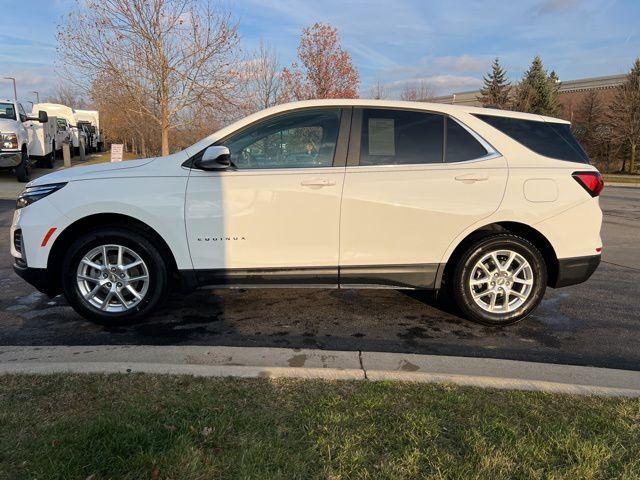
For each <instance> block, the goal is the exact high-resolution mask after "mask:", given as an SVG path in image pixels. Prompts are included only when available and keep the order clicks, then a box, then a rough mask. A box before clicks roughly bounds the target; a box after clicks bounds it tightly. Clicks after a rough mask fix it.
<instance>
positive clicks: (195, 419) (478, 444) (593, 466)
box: [0, 375, 640, 480]
mask: <svg viewBox="0 0 640 480" xmlns="http://www.w3.org/2000/svg"><path fill="white" fill-rule="evenodd" d="M0 478H2V479H22V478H34V479H36V478H37V479H51V478H56V479H65V480H70V479H87V478H91V479H93V480H98V479H106V478H113V479H135V480H139V479H179V480H188V479H251V478H265V479H305V480H306V479H326V480H329V479H330V480H338V479H340V480H344V479H352V478H354V479H355V478H357V479H386V478H406V479H422V478H427V479H491V480H498V479H520V478H527V479H528V478H536V479H538V478H545V479H560V478H566V479H607V480H608V479H615V478H620V479H637V478H640V400H637V399H635V400H632V399H615V398H598V397H577V396H568V395H552V394H544V393H527V392H509V391H496V390H490V389H484V390H483V389H474V388H460V387H454V386H448V385H421V384H411V383H375V382H326V381H294V380H269V379H203V378H192V377H176V376H153V375H147V376H145V375H129V376H124V375H110V376H106V375H56V376H4V377H0Z"/></svg>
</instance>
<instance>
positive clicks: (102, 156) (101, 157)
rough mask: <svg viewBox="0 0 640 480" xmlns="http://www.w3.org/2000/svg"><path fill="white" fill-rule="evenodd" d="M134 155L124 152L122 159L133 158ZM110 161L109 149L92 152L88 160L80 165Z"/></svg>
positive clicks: (134, 157)
mask: <svg viewBox="0 0 640 480" xmlns="http://www.w3.org/2000/svg"><path fill="white" fill-rule="evenodd" d="M136 158H138V157H136V156H135V155H134V154H133V153H129V152H124V153H123V154H122V160H134V159H136ZM110 161H111V151H109V150H107V151H106V152H97V153H92V154H91V158H90V160H88V161H86V162H85V163H83V164H82V165H94V164H96V163H108V162H110Z"/></svg>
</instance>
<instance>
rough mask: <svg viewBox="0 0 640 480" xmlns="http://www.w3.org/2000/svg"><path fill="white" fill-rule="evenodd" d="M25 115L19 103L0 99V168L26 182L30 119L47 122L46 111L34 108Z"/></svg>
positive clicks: (28, 169)
mask: <svg viewBox="0 0 640 480" xmlns="http://www.w3.org/2000/svg"><path fill="white" fill-rule="evenodd" d="M34 111H37V112H38V117H37V118H35V117H29V116H27V114H26V112H25V110H24V108H23V107H22V105H21V104H20V103H18V102H17V101H14V100H2V99H0V170H4V171H11V172H14V173H15V175H16V178H17V179H18V181H19V182H28V181H29V173H30V169H31V159H30V158H29V155H30V141H29V132H28V130H27V128H30V126H29V125H30V124H31V122H32V121H34V120H35V121H37V122H39V123H47V122H48V120H49V118H48V116H47V112H46V111H43V110H38V109H35V110H34Z"/></svg>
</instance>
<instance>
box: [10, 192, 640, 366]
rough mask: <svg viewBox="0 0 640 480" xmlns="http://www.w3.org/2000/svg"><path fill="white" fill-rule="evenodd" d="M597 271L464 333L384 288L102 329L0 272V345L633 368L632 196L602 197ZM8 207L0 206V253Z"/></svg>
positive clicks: (635, 275)
mask: <svg viewBox="0 0 640 480" xmlns="http://www.w3.org/2000/svg"><path fill="white" fill-rule="evenodd" d="M602 205H603V209H604V210H605V225H604V230H603V236H604V239H605V255H604V262H603V263H602V264H601V266H600V267H599V269H598V270H597V271H596V273H595V274H594V275H593V277H592V278H591V279H590V280H589V281H588V282H587V283H584V284H581V285H577V286H573V287H568V288H564V289H558V290H553V289H549V290H548V291H547V294H546V296H545V299H544V300H543V302H542V304H541V306H540V307H539V309H538V310H537V311H536V312H535V314H534V315H533V316H531V317H529V318H528V319H526V320H525V321H523V322H521V323H519V324H516V325H513V326H510V327H506V328H490V327H484V326H480V325H476V324H473V323H471V322H469V321H467V320H464V319H462V318H461V317H460V316H458V314H457V311H456V309H455V307H454V306H453V305H451V304H450V302H448V301H447V300H446V299H443V300H440V301H439V302H435V301H434V300H433V298H432V297H431V295H430V294H426V293H421V292H402V291H395V290H313V289H269V290H266V289H263V290H201V291H198V292H195V293H193V294H191V295H187V296H182V295H178V294H175V295H171V296H170V297H169V298H168V299H167V301H166V303H165V304H164V305H163V306H162V307H161V308H160V309H159V311H158V312H157V314H155V315H154V316H153V317H152V318H150V319H149V320H148V321H146V322H145V323H141V324H138V325H134V326H129V327H118V328H105V327H101V326H97V325H93V324H91V323H89V322H87V321H86V320H84V319H83V318H81V317H80V316H78V315H77V314H76V313H75V312H73V310H71V308H70V307H68V306H67V305H66V302H65V300H64V298H63V297H56V298H54V299H49V298H47V297H46V296H44V295H41V294H39V293H38V292H36V291H35V290H34V289H33V288H32V287H30V286H29V285H27V284H26V283H24V282H23V281H22V280H21V279H20V278H18V277H17V276H16V275H15V274H14V273H13V271H12V269H11V259H10V257H9V255H8V254H5V256H3V257H2V261H1V262H0V351H1V350H2V347H1V345H128V344H136V345H229V346H264V347H291V348H318V349H329V350H364V351H389V352H409V353H423V354H441V355H458V356H474V357H491V358H503V359H517V360H528V361H543V362H551V363H567V364H575V365H592V366H600V367H609V368H624V369H631V370H640V349H639V348H638V345H640V189H631V188H613V187H610V188H608V189H607V190H606V193H605V195H604V197H603V199H602ZM12 210H13V202H2V201H0V228H1V231H0V245H1V247H0V248H3V249H4V251H5V252H7V251H8V227H9V225H10V221H11V213H12Z"/></svg>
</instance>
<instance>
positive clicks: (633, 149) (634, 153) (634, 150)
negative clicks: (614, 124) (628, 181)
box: [629, 142, 638, 173]
mask: <svg viewBox="0 0 640 480" xmlns="http://www.w3.org/2000/svg"><path fill="white" fill-rule="evenodd" d="M637 155H638V146H637V145H636V144H635V142H632V143H631V157H630V158H629V173H635V171H636V156H637Z"/></svg>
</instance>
